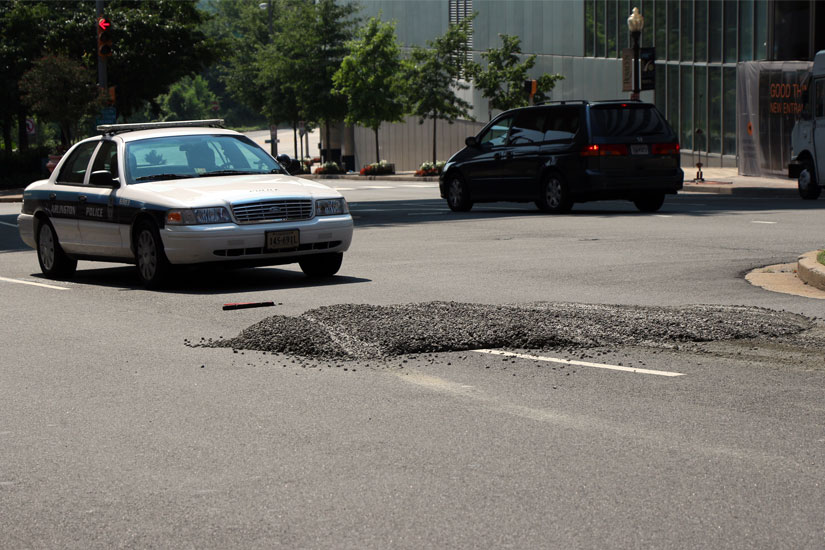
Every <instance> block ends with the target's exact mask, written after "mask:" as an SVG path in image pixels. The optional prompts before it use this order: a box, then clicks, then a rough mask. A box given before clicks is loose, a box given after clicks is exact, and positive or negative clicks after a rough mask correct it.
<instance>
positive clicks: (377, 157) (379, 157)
mask: <svg viewBox="0 0 825 550" xmlns="http://www.w3.org/2000/svg"><path fill="white" fill-rule="evenodd" d="M379 126H380V124H379V125H378V126H376V127H375V162H381V154H380V152H379V151H378V128H379Z"/></svg>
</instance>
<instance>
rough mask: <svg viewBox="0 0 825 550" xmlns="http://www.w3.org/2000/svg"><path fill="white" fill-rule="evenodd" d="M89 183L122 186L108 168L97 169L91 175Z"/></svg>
mask: <svg viewBox="0 0 825 550" xmlns="http://www.w3.org/2000/svg"><path fill="white" fill-rule="evenodd" d="M89 185H94V186H96V187H111V188H116V187H120V183H119V182H118V181H116V180H115V178H113V177H112V173H111V172H109V171H108V170H95V171H94V172H92V175H91V176H89Z"/></svg>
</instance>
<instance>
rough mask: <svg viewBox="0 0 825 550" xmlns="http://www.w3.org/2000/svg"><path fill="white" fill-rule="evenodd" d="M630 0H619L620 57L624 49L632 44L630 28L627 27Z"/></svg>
mask: <svg viewBox="0 0 825 550" xmlns="http://www.w3.org/2000/svg"><path fill="white" fill-rule="evenodd" d="M631 9H633V8H631V7H630V0H619V13H618V18H617V25H618V26H619V39H618V41H619V57H621V56H622V49H623V48H628V47H630V46H631V44H630V29H628V28H627V17H628V16H629V15H630V10H631Z"/></svg>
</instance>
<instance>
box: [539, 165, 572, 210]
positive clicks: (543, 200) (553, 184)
mask: <svg viewBox="0 0 825 550" xmlns="http://www.w3.org/2000/svg"><path fill="white" fill-rule="evenodd" d="M536 206H538V207H539V210H541V211H542V212H550V213H551V214H563V213H565V212H570V209H572V208H573V199H571V198H570V189H569V188H568V186H567V182H566V181H564V178H563V177H562V176H561V175H560V174H557V173H555V172H551V173H549V174H547V175H546V176H545V177H544V181H543V182H542V184H541V194H540V195H539V198H538V200H536Z"/></svg>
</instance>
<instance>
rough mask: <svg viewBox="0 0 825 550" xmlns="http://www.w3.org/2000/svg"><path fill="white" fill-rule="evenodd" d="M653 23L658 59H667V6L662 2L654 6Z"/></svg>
mask: <svg viewBox="0 0 825 550" xmlns="http://www.w3.org/2000/svg"><path fill="white" fill-rule="evenodd" d="M653 22H654V25H655V27H656V28H655V29H654V31H655V33H656V38H655V40H656V44H655V46H656V57H657V58H658V59H667V4H666V3H665V2H662V1H661V0H660V1H659V2H656V3H655V4H653Z"/></svg>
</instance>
